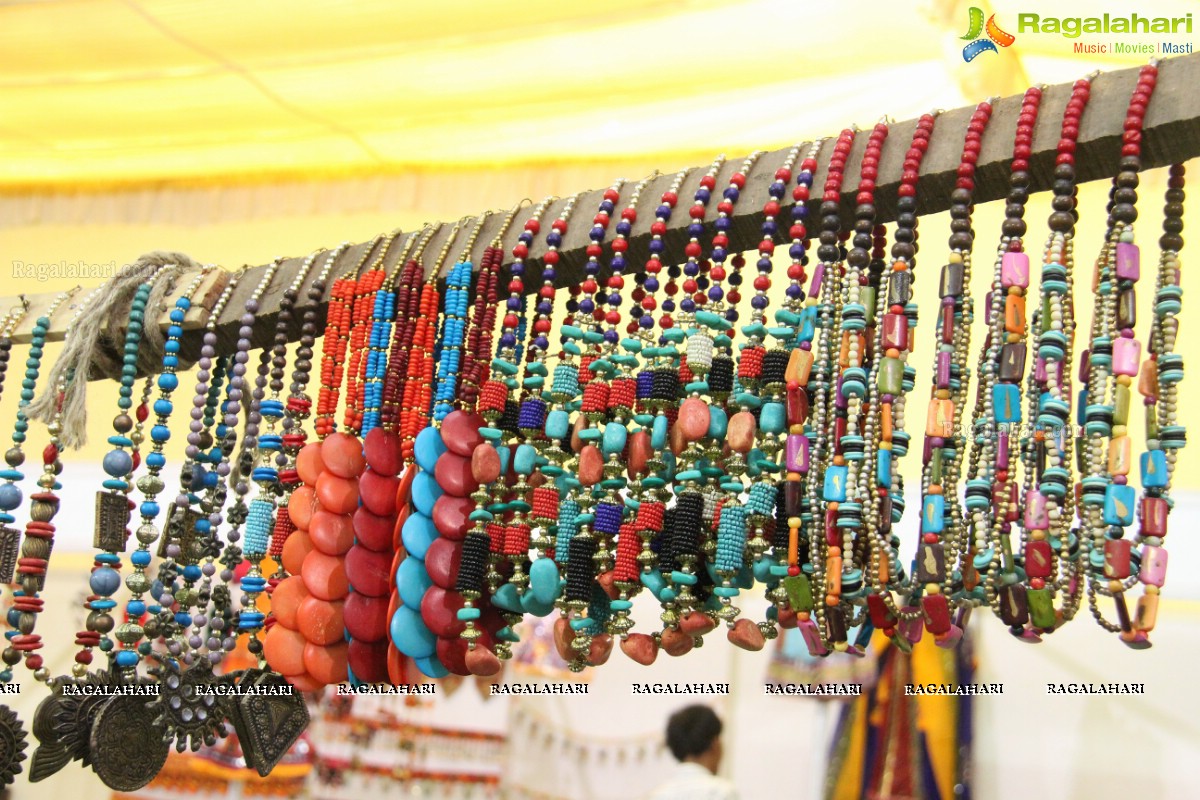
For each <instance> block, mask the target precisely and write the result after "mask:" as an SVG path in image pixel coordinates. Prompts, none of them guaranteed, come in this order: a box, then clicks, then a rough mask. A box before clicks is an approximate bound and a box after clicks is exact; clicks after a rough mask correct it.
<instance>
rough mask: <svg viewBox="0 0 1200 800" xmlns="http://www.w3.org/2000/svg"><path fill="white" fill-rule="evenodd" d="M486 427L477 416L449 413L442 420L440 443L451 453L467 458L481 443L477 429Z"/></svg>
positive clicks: (464, 413)
mask: <svg viewBox="0 0 1200 800" xmlns="http://www.w3.org/2000/svg"><path fill="white" fill-rule="evenodd" d="M486 425H487V422H486V421H485V420H484V418H483V417H481V416H479V415H478V414H468V413H467V412H465V411H451V412H450V413H449V414H447V415H446V418H445V419H444V420H442V441H443V442H445V443H446V447H447V448H448V449H449V450H450V452H451V453H454V454H455V455H459V456H465V457H468V458H469V457H470V456H471V453H472V452H474V450H475V448H476V447H477V446H479V445H480V444H482V443H483V436H482V435H481V434H480V433H479V429H480V428H482V427H485V426H486Z"/></svg>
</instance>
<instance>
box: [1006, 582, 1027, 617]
mask: <svg viewBox="0 0 1200 800" xmlns="http://www.w3.org/2000/svg"><path fill="white" fill-rule="evenodd" d="M1000 619H1001V621H1002V622H1004V624H1005V625H1008V626H1009V627H1016V626H1020V625H1024V624H1025V623H1026V622H1028V621H1029V602H1028V600H1027V598H1026V597H1025V587H1024V586H1023V585H1022V584H1019V583H1009V584H1004V585H1003V586H1001V587H1000Z"/></svg>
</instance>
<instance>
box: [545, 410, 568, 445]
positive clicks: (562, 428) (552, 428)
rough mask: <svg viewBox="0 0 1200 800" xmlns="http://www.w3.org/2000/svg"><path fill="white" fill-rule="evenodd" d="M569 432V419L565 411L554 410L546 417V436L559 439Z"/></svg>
mask: <svg viewBox="0 0 1200 800" xmlns="http://www.w3.org/2000/svg"><path fill="white" fill-rule="evenodd" d="M570 431H571V421H570V417H569V416H568V415H567V412H566V411H562V410H561V409H555V410H553V411H551V412H550V413H549V414H547V415H546V436H547V437H549V438H551V439H561V438H563V437H564V436H566V435H567V434H568V433H570Z"/></svg>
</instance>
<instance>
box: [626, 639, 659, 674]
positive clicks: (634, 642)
mask: <svg viewBox="0 0 1200 800" xmlns="http://www.w3.org/2000/svg"><path fill="white" fill-rule="evenodd" d="M621 652H622V653H624V654H625V655H627V656H629V658H630V659H631V660H632V661H635V662H637V663H638V664H641V665H642V666H643V667H648V666H650V665H651V664H653V663H654V661H655V659H657V658H658V642H657V641H655V639H654V637H653V636H650V635H648V634H645V633H631V634H629V636H627V637H626V638H624V639H622V640H621Z"/></svg>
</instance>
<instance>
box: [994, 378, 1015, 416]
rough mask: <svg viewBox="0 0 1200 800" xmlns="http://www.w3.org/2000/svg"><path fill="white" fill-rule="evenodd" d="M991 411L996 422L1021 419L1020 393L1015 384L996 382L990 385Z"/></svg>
mask: <svg viewBox="0 0 1200 800" xmlns="http://www.w3.org/2000/svg"><path fill="white" fill-rule="evenodd" d="M992 412H993V415H994V416H995V419H996V422H999V423H1002V424H1003V423H1009V422H1020V421H1021V393H1020V389H1019V388H1018V387H1017V385H1016V384H1013V383H998V384H996V385H995V386H993V387H992Z"/></svg>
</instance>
